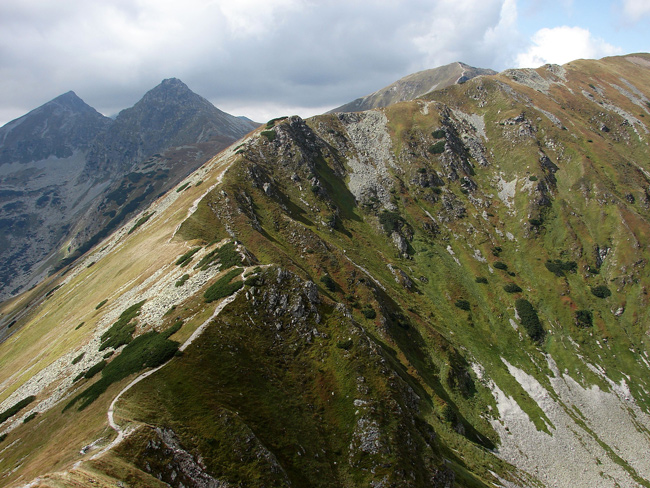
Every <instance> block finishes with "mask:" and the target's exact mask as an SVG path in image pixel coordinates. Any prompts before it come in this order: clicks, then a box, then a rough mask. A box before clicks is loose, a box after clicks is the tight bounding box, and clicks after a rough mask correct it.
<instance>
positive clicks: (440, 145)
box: [429, 141, 445, 154]
mask: <svg viewBox="0 0 650 488" xmlns="http://www.w3.org/2000/svg"><path fill="white" fill-rule="evenodd" d="M429 152H430V153H431V154H442V153H443V152H445V141H438V142H436V143H435V144H431V145H430V146H429Z"/></svg>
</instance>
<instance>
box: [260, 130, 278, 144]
mask: <svg viewBox="0 0 650 488" xmlns="http://www.w3.org/2000/svg"><path fill="white" fill-rule="evenodd" d="M260 135H262V136H264V137H266V139H267V140H268V141H269V142H273V141H274V140H275V137H276V133H275V131H274V130H263V131H262V132H260Z"/></svg>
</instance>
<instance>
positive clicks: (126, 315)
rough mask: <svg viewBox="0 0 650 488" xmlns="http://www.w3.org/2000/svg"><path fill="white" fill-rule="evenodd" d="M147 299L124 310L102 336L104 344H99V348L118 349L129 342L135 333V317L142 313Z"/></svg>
mask: <svg viewBox="0 0 650 488" xmlns="http://www.w3.org/2000/svg"><path fill="white" fill-rule="evenodd" d="M145 301H146V300H142V301H141V302H138V303H136V304H135V305H131V306H130V307H129V308H127V309H126V310H124V312H122V314H121V315H120V317H119V318H118V319H117V321H116V322H115V323H114V324H113V325H111V327H110V329H108V330H107V331H106V332H104V334H103V335H102V337H101V340H102V344H101V345H100V346H99V350H100V351H103V350H104V349H106V348H108V347H112V348H113V349H117V348H118V347H120V346H121V345H123V344H128V343H129V342H131V339H133V333H134V332H135V323H133V322H132V321H133V319H135V318H136V317H137V316H138V315H139V314H140V309H141V308H142V305H143V304H144V302H145Z"/></svg>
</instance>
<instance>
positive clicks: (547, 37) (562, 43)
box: [517, 26, 622, 68]
mask: <svg viewBox="0 0 650 488" xmlns="http://www.w3.org/2000/svg"><path fill="white" fill-rule="evenodd" d="M531 41H532V45H531V46H530V47H529V48H528V50H527V51H525V52H522V53H519V54H518V55H517V65H518V67H520V68H537V67H539V66H541V65H543V64H547V63H551V64H564V63H568V62H569V61H573V60H575V59H581V58H585V59H594V58H601V57H603V56H612V55H615V54H621V53H622V50H621V48H619V47H615V46H612V45H611V44H608V43H606V42H605V41H604V40H602V39H599V38H597V37H594V36H593V35H592V34H591V32H589V31H588V30H587V29H583V28H581V27H567V26H562V27H554V28H550V29H549V28H544V29H540V30H538V31H537V32H536V33H535V34H534V35H533V37H532V39H531Z"/></svg>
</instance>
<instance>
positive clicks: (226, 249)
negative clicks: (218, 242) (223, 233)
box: [194, 242, 242, 271]
mask: <svg viewBox="0 0 650 488" xmlns="http://www.w3.org/2000/svg"><path fill="white" fill-rule="evenodd" d="M215 261H219V262H220V263H221V269H228V268H232V267H233V266H241V264H242V259H241V255H240V254H239V252H238V251H237V247H236V246H235V243H234V242H227V243H225V244H224V245H223V246H221V247H219V248H217V249H215V250H214V251H211V252H209V253H208V254H206V255H205V256H203V257H202V258H201V260H200V261H199V262H198V264H197V265H196V266H194V269H198V268H201V270H202V271H204V270H206V269H208V267H209V266H210V265H211V264H212V263H214V262H215Z"/></svg>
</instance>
